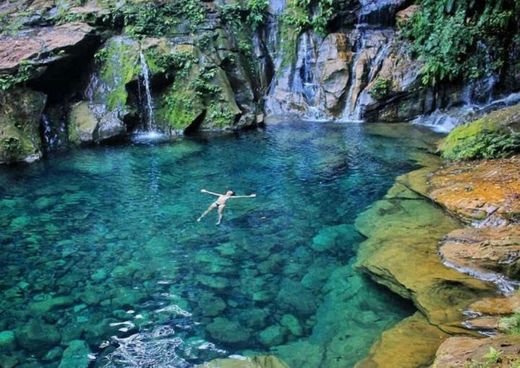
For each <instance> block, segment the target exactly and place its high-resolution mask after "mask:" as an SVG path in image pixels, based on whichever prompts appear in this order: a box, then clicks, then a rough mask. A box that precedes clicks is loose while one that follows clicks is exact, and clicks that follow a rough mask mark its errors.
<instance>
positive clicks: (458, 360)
mask: <svg viewBox="0 0 520 368" xmlns="http://www.w3.org/2000/svg"><path fill="white" fill-rule="evenodd" d="M519 346H520V337H519V336H504V335H499V336H495V337H490V338H485V339H477V338H472V337H458V336H457V337H450V338H449V339H447V340H446V341H445V342H444V343H443V344H442V345H441V346H440V348H439V350H438V351H437V355H436V358H435V362H434V363H433V366H432V367H433V368H464V367H467V366H468V364H474V365H475V366H480V365H478V364H487V365H488V366H493V367H513V366H515V365H516V363H518V362H519V361H520V358H519V357H520V350H519ZM493 352H495V353H493Z"/></svg>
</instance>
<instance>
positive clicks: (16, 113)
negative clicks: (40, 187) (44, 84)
mask: <svg viewBox="0 0 520 368" xmlns="http://www.w3.org/2000/svg"><path fill="white" fill-rule="evenodd" d="M45 103H46V96H45V95H44V94H43V93H40V92H35V91H31V90H28V89H22V88H15V89H11V90H8V91H4V92H0V164H1V163H12V162H20V161H26V162H32V161H34V160H37V159H39V158H40V157H41V156H42V143H41V138H40V129H39V127H40V119H41V115H42V112H43V109H44V107H45Z"/></svg>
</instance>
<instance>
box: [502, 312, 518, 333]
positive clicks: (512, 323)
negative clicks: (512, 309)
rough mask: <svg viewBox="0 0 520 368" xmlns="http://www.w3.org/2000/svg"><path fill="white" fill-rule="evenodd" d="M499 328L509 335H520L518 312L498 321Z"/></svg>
mask: <svg viewBox="0 0 520 368" xmlns="http://www.w3.org/2000/svg"><path fill="white" fill-rule="evenodd" d="M500 328H501V329H503V330H505V331H506V332H507V333H508V334H510V335H520V312H516V313H515V314H513V315H512V316H509V317H504V318H502V319H501V320H500Z"/></svg>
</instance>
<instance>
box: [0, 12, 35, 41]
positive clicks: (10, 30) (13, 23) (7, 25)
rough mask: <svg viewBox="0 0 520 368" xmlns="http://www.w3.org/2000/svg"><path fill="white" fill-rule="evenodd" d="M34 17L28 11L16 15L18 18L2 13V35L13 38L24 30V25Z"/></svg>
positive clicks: (0, 21) (0, 16) (0, 20)
mask: <svg viewBox="0 0 520 368" xmlns="http://www.w3.org/2000/svg"><path fill="white" fill-rule="evenodd" d="M31 15H32V13H31V12H30V11H28V10H26V11H22V12H18V13H16V16H14V15H11V14H7V13H0V35H7V36H12V35H15V34H16V33H17V32H18V31H19V30H20V29H22V28H23V26H24V23H25V22H26V21H27V19H28V18H29V17H30V16H31Z"/></svg>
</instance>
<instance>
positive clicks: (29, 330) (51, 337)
mask: <svg viewBox="0 0 520 368" xmlns="http://www.w3.org/2000/svg"><path fill="white" fill-rule="evenodd" d="M15 335H16V341H17V342H18V344H19V345H20V346H22V347H23V348H24V349H27V350H28V351H30V352H32V353H43V352H45V351H47V350H49V349H50V348H52V347H53V346H54V345H57V344H58V343H59V342H60V339H61V336H60V333H59V332H58V330H57V329H56V327H54V326H52V325H49V324H47V323H45V322H43V321H42V320H40V319H36V318H33V319H31V320H30V321H29V322H27V323H26V324H25V325H23V326H21V327H20V328H19V329H17V330H16V331H15Z"/></svg>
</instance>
